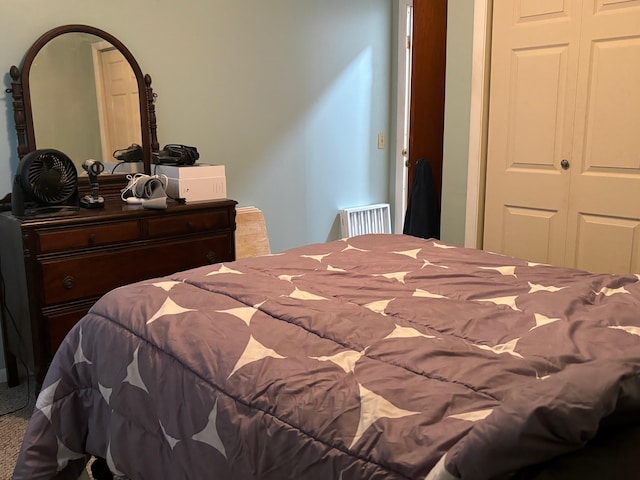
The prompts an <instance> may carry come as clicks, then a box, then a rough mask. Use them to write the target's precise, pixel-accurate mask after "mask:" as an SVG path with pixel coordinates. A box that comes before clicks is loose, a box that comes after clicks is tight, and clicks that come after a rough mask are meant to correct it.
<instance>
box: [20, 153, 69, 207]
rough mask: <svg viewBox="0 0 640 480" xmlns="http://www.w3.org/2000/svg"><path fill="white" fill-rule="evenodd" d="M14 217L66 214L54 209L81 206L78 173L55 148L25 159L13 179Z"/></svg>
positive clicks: (67, 159) (26, 156)
mask: <svg viewBox="0 0 640 480" xmlns="http://www.w3.org/2000/svg"><path fill="white" fill-rule="evenodd" d="M12 199H13V200H12V213H13V214H14V215H16V216H22V215H25V211H26V208H27V207H29V208H30V209H31V208H33V211H30V212H29V213H30V214H37V213H50V212H52V211H63V210H65V209H63V208H57V209H53V210H52V209H51V208H48V207H52V206H60V205H66V206H75V207H77V205H78V173H77V171H76V166H75V165H74V164H73V162H72V161H71V159H70V158H69V157H68V156H67V155H65V154H64V153H62V152H60V151H59V150H55V149H52V148H49V149H44V150H35V151H33V152H30V153H28V154H27V155H25V156H24V157H23V158H22V160H20V164H19V165H18V170H17V172H16V176H15V179H14V185H13V192H12ZM29 202H31V203H29Z"/></svg>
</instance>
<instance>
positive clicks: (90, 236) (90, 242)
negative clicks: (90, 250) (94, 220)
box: [89, 233, 96, 245]
mask: <svg viewBox="0 0 640 480" xmlns="http://www.w3.org/2000/svg"><path fill="white" fill-rule="evenodd" d="M94 243H96V234H95V233H92V234H90V235H89V245H93V244H94Z"/></svg>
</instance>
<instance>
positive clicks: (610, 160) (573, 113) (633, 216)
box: [484, 0, 640, 272]
mask: <svg viewBox="0 0 640 480" xmlns="http://www.w3.org/2000/svg"><path fill="white" fill-rule="evenodd" d="M490 88H491V91H490V112H489V131H488V135H489V137H488V145H487V148H488V150H487V189H486V199H485V202H486V204H485V230H484V248H485V249H487V250H491V251H496V252H500V253H505V254H509V255H515V256H518V257H523V258H526V259H529V260H531V261H535V262H545V263H552V264H558V265H568V266H574V267H579V268H584V269H587V270H593V271H608V272H628V271H636V272H638V271H640V258H639V255H640V220H639V219H640V128H639V127H638V125H640V93H639V92H640V1H638V0H626V1H623V0H543V1H539V0H500V1H496V2H494V21H493V45H492V62H491V87H490Z"/></svg>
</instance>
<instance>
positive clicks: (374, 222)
mask: <svg viewBox="0 0 640 480" xmlns="http://www.w3.org/2000/svg"><path fill="white" fill-rule="evenodd" d="M340 229H341V233H342V238H347V237H353V236H355V235H364V234H366V233H391V209H390V207H389V204H388V203H377V204H375V205H366V206H363V207H352V208H344V209H342V210H340Z"/></svg>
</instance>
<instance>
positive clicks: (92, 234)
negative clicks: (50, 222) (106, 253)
mask: <svg viewBox="0 0 640 480" xmlns="http://www.w3.org/2000/svg"><path fill="white" fill-rule="evenodd" d="M35 234H36V236H37V238H38V243H39V245H40V253H51V252H60V251H65V250H76V249H79V248H89V247H98V246H101V245H113V244H117V243H124V242H130V241H134V240H137V239H138V238H139V237H140V227H139V223H138V221H137V220H130V221H127V222H113V223H103V224H97V225H88V226H87V225H85V226H82V227H76V228H73V227H71V228H63V229H59V230H58V229H56V230H53V229H52V230H36V232H35Z"/></svg>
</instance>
